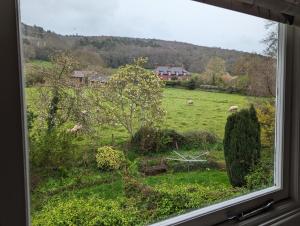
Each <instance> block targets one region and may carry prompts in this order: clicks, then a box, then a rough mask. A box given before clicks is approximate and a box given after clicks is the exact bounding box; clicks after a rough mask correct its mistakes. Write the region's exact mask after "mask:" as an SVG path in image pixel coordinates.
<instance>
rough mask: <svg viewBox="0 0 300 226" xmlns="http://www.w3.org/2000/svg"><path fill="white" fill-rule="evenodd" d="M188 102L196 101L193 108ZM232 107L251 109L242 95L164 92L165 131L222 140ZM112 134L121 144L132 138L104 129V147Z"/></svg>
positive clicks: (181, 90)
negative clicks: (200, 133)
mask: <svg viewBox="0 0 300 226" xmlns="http://www.w3.org/2000/svg"><path fill="white" fill-rule="evenodd" d="M189 99H191V100H193V102H194V104H193V105H188V104H187V100H189ZM233 105H237V106H239V108H245V107H248V106H249V98H248V97H246V96H242V95H239V94H226V93H213V92H205V91H200V90H186V89H177V88H165V89H164V97H163V106H164V109H165V110H166V111H167V114H166V118H165V122H164V124H163V125H162V127H164V128H168V129H175V130H177V131H178V132H186V131H193V130H205V131H210V132H213V133H215V134H216V135H218V136H219V137H220V138H221V139H222V138H223V136H224V127H225V123H226V119H227V117H228V115H229V113H228V109H229V107H230V106H233ZM112 134H114V137H115V139H116V140H115V141H116V142H117V143H122V142H124V141H126V140H127V139H128V137H129V136H128V134H127V132H126V130H125V129H123V128H113V129H112V128H108V127H104V128H101V138H102V142H101V143H102V144H103V145H105V144H110V143H111V141H112Z"/></svg>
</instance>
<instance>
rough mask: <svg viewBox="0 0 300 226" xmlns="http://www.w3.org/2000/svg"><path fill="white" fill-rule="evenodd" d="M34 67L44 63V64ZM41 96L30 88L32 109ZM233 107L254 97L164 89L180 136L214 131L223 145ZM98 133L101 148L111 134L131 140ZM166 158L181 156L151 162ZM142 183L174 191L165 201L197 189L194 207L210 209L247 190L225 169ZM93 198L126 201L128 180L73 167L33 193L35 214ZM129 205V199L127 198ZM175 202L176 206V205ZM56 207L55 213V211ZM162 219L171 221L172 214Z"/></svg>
mask: <svg viewBox="0 0 300 226" xmlns="http://www.w3.org/2000/svg"><path fill="white" fill-rule="evenodd" d="M33 63H34V64H43V62H33ZM36 95H37V92H36V90H35V89H34V88H28V89H27V100H28V104H29V105H30V104H31V103H32V102H34V98H35V96H36ZM189 99H191V100H193V105H188V104H187V100H189ZM232 105H237V106H239V108H244V107H248V105H249V99H248V98H247V97H245V96H242V95H237V94H224V93H213V92H205V91H199V90H185V89H175V88H165V89H164V97H163V106H164V108H165V109H166V111H167V114H166V120H165V122H164V124H163V125H162V127H164V128H168V129H175V130H177V131H178V132H186V131H193V130H202V131H210V132H213V133H215V134H216V135H217V136H218V137H219V138H220V141H221V139H222V138H223V135H224V126H225V123H226V119H227V116H228V115H229V113H228V108H229V107H230V106H232ZM99 133H100V138H101V140H99V141H97V143H98V144H97V145H99V146H100V145H109V144H111V142H112V134H113V136H114V139H115V142H116V143H119V144H122V143H123V142H125V141H127V140H128V138H129V135H128V134H127V132H126V131H125V130H124V129H123V128H109V127H99ZM84 142H86V143H87V144H89V143H90V142H91V141H90V139H88V138H86V139H85V141H84ZM209 149H210V152H209V155H208V157H207V158H208V159H210V160H213V161H216V162H223V163H224V154H223V151H222V150H221V149H222V148H221V149H220V147H219V146H218V145H217V146H213V147H209ZM180 151H182V152H184V154H185V155H191V156H196V155H198V154H199V152H200V151H205V150H199V149H197V148H190V149H188V150H180ZM128 155H129V159H130V160H134V159H136V160H138V161H141V160H143V158H145V159H146V158H149V156H148V157H147V156H146V157H145V156H139V155H137V154H136V153H131V152H129V153H128ZM165 157H176V155H174V153H172V151H168V152H162V153H157V154H155V155H153V156H151V158H155V159H156V160H157V159H161V158H165ZM139 182H142V183H143V184H145V185H148V186H150V187H152V188H155V189H162V190H161V192H162V193H163V194H165V190H168V191H170V192H171V193H172V192H175V193H174V194H173V193H172V194H169V195H167V196H166V197H173V196H176V195H177V194H176V192H180V191H194V192H195V194H194V193H193V192H191V194H186V195H188V196H187V197H184V198H187V199H188V200H189V203H190V206H189V208H191V207H194V206H195V207H200V206H205V205H209V204H211V203H215V202H216V201H222V200H224V199H228V198H231V197H234V196H236V195H239V194H241V193H243V192H245V191H244V190H239V189H234V188H232V187H231V185H230V183H229V180H228V176H227V173H226V172H225V171H222V170H209V169H207V170H199V169H198V170H194V171H190V172H176V173H166V174H161V175H157V176H149V177H140V178H139ZM175 187H176V188H178V190H176V191H175V190H174V188H175ZM164 189H165V190H164ZM202 191H203V192H202ZM201 192H202V193H201ZM205 192H208V193H209V192H217V193H216V194H212V193H211V194H210V195H211V197H210V196H209V195H208V196H209V197H210V199H209V200H207V199H205V197H204V196H206V194H208V193H205ZM192 193H193V194H192ZM190 196H191V197H190ZM89 197H96V198H99V199H104V200H119V199H123V200H124V199H125V200H127V197H126V195H125V192H124V181H123V179H122V177H121V175H120V174H118V173H115V174H113V173H110V172H109V173H104V172H100V171H98V170H97V169H94V168H89V169H84V168H73V169H70V170H68V171H67V172H66V173H65V174H64V175H60V176H47V177H46V178H45V179H44V180H43V181H42V182H41V183H40V184H39V185H38V187H37V188H35V190H34V192H32V197H31V198H32V212H33V213H34V214H33V216H34V215H35V214H37V213H39V211H41V209H43V206H44V205H45V204H47V203H51V202H52V201H53V200H59V201H61V202H66V201H68V200H71V199H74V198H86V199H87V198H89ZM203 197H204V198H203ZM166 199H167V198H166ZM193 200H194V201H193ZM210 200H211V201H210ZM128 201H130V200H129V199H128ZM131 202H132V200H131ZM168 202H169V201H168ZM170 202H172V201H170ZM193 203H194V204H193ZM171 204H172V205H173V204H174V203H171ZM53 208H54V209H55V207H53ZM136 208H137V209H139V206H136ZM159 208H160V207H159ZM163 208H165V207H162V209H163ZM174 208H175V207H174ZM180 208H184V207H180ZM180 208H179V209H178V211H177V210H176V211H177V212H176V211H175V210H174V211H173V210H170V213H172V214H176V213H179V212H182V211H183V209H180ZM175 209H176V208H175ZM187 209H188V208H187ZM187 209H186V210H187ZM166 213H169V212H166ZM146 215H147V214H146ZM163 216H164V217H167V216H169V214H165V215H163ZM154 220H157V219H154Z"/></svg>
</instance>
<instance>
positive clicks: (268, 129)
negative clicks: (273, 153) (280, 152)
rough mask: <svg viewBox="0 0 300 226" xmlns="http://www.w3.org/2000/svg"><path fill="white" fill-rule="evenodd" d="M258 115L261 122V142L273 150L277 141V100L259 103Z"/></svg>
mask: <svg viewBox="0 0 300 226" xmlns="http://www.w3.org/2000/svg"><path fill="white" fill-rule="evenodd" d="M256 109H257V117H258V120H259V122H260V124H261V143H262V145H264V146H265V147H268V148H270V149H271V150H273V147H274V141H275V118H276V117H275V116H276V114H275V113H276V111H275V110H276V109H275V101H274V100H266V101H263V102H261V103H258V105H257V108H256Z"/></svg>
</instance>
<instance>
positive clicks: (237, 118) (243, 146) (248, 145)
mask: <svg viewBox="0 0 300 226" xmlns="http://www.w3.org/2000/svg"><path fill="white" fill-rule="evenodd" d="M223 143H224V155H225V161H226V168H227V173H228V176H229V179H230V183H231V184H232V185H233V186H244V185H245V184H246V180H245V177H246V176H247V175H248V174H249V172H250V171H251V170H253V169H254V167H255V166H256V165H257V163H258V162H259V159H260V150H261V143H260V124H259V122H258V119H257V116H256V111H255V108H254V107H253V105H252V106H251V107H250V109H243V110H241V111H239V112H237V113H234V114H232V115H230V116H229V117H228V118H227V123H226V127H225V135H224V141H223Z"/></svg>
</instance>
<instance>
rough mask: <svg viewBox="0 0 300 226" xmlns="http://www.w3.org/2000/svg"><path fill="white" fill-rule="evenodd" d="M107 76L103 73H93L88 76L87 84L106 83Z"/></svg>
mask: <svg viewBox="0 0 300 226" xmlns="http://www.w3.org/2000/svg"><path fill="white" fill-rule="evenodd" d="M108 79H109V78H108V76H104V75H93V76H91V77H89V78H88V82H89V84H94V83H106V82H107V81H108Z"/></svg>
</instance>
